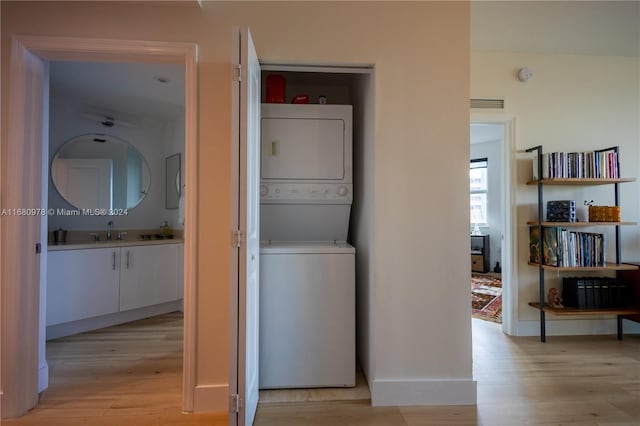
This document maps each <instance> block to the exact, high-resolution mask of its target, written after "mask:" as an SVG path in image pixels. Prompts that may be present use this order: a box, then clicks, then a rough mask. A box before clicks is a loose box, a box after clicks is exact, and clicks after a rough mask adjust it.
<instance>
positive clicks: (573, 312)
mask: <svg viewBox="0 0 640 426" xmlns="http://www.w3.org/2000/svg"><path fill="white" fill-rule="evenodd" d="M611 151H613V152H615V156H616V158H617V155H618V147H612V148H606V149H603V150H599V151H597V152H600V153H604V152H611ZM526 152H535V153H536V154H537V161H535V162H534V167H536V168H537V170H534V171H537V173H536V175H537V176H544V174H543V152H542V145H538V146H535V147H532V148H529V149H527V150H526ZM626 182H635V178H592V177H589V178H576V177H571V178H567V177H563V178H557V177H554V178H543V179H538V180H531V181H529V182H527V185H535V186H536V187H537V190H538V202H537V220H534V221H528V222H527V225H528V226H529V227H537V228H538V236H539V238H540V243H539V244H540V248H544V243H543V228H545V227H561V228H578V229H579V228H586V227H607V226H609V227H611V226H613V227H614V228H615V262H606V263H605V264H603V265H601V266H588V267H585V266H578V267H563V266H551V265H545V264H543V262H542V254H540V256H539V257H540V262H539V263H537V262H529V265H531V266H536V267H537V268H538V271H539V277H538V285H539V297H540V301H539V302H530V303H529V306H531V307H533V308H535V309H538V310H539V311H540V340H541V341H542V342H545V341H546V327H545V320H546V318H545V314H546V313H547V312H548V313H550V314H553V315H558V316H565V315H566V316H597V315H616V316H617V326H618V330H617V331H618V339H620V340H621V339H622V318H623V317H624V316H629V315H637V314H640V309H637V308H629V309H627V308H603V309H578V308H570V307H562V308H556V307H551V306H546V305H545V271H555V272H556V273H560V272H593V271H631V270H636V269H638V266H637V265H631V264H624V263H620V258H621V243H620V227H621V226H629V225H636V224H637V223H636V222H548V221H544V210H543V207H544V196H543V187H544V186H545V185H564V186H571V185H573V186H592V185H612V186H613V187H614V198H615V205H616V206H620V192H619V188H618V186H619V184H621V183H626ZM540 251H541V250H540Z"/></svg>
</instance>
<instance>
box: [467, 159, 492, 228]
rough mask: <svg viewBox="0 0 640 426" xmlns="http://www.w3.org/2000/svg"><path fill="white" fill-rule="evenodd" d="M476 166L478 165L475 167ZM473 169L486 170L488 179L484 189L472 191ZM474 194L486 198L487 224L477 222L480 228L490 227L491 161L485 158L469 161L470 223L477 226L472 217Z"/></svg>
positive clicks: (485, 215)
mask: <svg viewBox="0 0 640 426" xmlns="http://www.w3.org/2000/svg"><path fill="white" fill-rule="evenodd" d="M474 164H477V165H476V166H475V167H474ZM473 169H485V170H486V171H485V173H486V179H485V187H484V189H472V188H471V170H473ZM474 194H483V195H484V196H485V202H484V208H485V211H484V213H485V214H484V217H485V219H486V220H485V222H477V225H478V226H488V225H489V159H488V158H487V157H483V158H472V159H471V160H470V161H469V223H470V224H471V225H476V222H473V220H472V215H471V196H472V195H474Z"/></svg>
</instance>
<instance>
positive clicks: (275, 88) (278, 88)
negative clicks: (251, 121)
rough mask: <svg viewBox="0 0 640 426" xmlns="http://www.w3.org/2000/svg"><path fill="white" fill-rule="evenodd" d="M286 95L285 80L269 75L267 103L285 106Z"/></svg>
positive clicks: (279, 76)
mask: <svg viewBox="0 0 640 426" xmlns="http://www.w3.org/2000/svg"><path fill="white" fill-rule="evenodd" d="M284 93H285V80H284V77H283V76H281V75H276V74H269V75H268V76H267V103H270V104H283V103H284Z"/></svg>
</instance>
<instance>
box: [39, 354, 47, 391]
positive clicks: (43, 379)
mask: <svg viewBox="0 0 640 426" xmlns="http://www.w3.org/2000/svg"><path fill="white" fill-rule="evenodd" d="M48 387H49V363H47V362H46V361H45V362H44V363H43V364H41V365H40V368H39V369H38V393H40V392H42V391H44V390H45V389H46V388H48Z"/></svg>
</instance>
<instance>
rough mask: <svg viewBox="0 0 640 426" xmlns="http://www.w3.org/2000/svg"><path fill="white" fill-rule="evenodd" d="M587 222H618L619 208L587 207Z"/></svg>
mask: <svg viewBox="0 0 640 426" xmlns="http://www.w3.org/2000/svg"><path fill="white" fill-rule="evenodd" d="M589 222H620V206H589Z"/></svg>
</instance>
